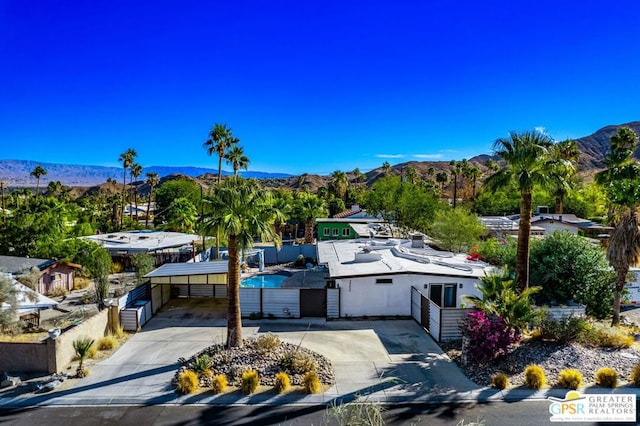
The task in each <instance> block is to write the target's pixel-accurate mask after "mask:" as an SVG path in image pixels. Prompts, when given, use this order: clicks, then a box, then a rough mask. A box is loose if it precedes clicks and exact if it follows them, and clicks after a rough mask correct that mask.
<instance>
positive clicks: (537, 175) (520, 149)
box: [484, 131, 561, 291]
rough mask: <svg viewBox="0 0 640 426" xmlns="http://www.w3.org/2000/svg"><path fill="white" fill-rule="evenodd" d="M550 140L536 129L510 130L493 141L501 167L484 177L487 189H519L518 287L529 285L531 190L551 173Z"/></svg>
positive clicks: (551, 175) (545, 181)
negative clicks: (503, 164)
mask: <svg viewBox="0 0 640 426" xmlns="http://www.w3.org/2000/svg"><path fill="white" fill-rule="evenodd" d="M551 144H552V140H551V139H550V138H549V136H547V135H545V134H543V133H540V132H537V131H530V132H523V133H517V132H511V133H510V135H509V137H508V138H503V139H498V140H497V141H496V142H495V143H494V151H495V154H496V155H498V156H500V157H501V158H502V159H503V160H504V161H505V166H504V168H502V169H501V170H498V171H497V172H496V173H494V174H492V175H491V176H489V177H488V178H487V180H485V182H484V186H485V187H486V188H487V189H488V190H489V191H491V192H495V191H497V190H498V189H501V188H506V187H508V186H509V185H511V184H513V183H515V185H516V188H518V190H519V192H520V225H519V229H518V246H517V249H516V282H517V284H518V288H519V289H520V290H521V291H522V290H524V289H525V288H528V287H529V238H530V233H531V212H532V196H531V194H532V191H533V188H534V186H535V185H543V186H547V185H549V183H550V182H551V181H552V180H555V179H558V180H559V179H561V176H557V177H556V176H555V175H554V170H557V169H556V168H555V162H553V161H552V160H551V158H550V156H549V147H550V146H551Z"/></svg>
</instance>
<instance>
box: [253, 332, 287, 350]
mask: <svg viewBox="0 0 640 426" xmlns="http://www.w3.org/2000/svg"><path fill="white" fill-rule="evenodd" d="M280 344H281V342H280V338H279V337H278V336H276V335H275V334H271V333H267V334H263V335H262V336H260V337H258V338H257V339H256V349H257V350H258V352H260V353H268V352H271V351H272V350H274V349H275V348H277V347H278V346H280Z"/></svg>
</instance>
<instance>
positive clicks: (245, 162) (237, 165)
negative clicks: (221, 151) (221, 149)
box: [224, 145, 251, 176]
mask: <svg viewBox="0 0 640 426" xmlns="http://www.w3.org/2000/svg"><path fill="white" fill-rule="evenodd" d="M224 158H225V160H227V164H231V166H232V167H233V175H234V176H237V175H238V169H242V170H248V169H249V163H250V162H251V161H249V157H247V156H246V155H244V149H243V148H242V147H241V146H240V145H234V146H232V147H230V148H229V150H228V151H227V153H226V154H225V156H224Z"/></svg>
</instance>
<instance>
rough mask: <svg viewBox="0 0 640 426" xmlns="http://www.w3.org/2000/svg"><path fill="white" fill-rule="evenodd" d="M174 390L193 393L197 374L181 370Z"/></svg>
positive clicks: (196, 386)
mask: <svg viewBox="0 0 640 426" xmlns="http://www.w3.org/2000/svg"><path fill="white" fill-rule="evenodd" d="M176 385H177V386H176V390H177V391H178V392H180V393H181V394H185V395H186V394H189V393H193V392H195V391H196V390H197V389H198V375H197V374H196V373H194V372H193V371H183V372H182V373H180V374H178V380H177V382H176Z"/></svg>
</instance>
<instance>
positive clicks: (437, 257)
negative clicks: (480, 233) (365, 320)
mask: <svg viewBox="0 0 640 426" xmlns="http://www.w3.org/2000/svg"><path fill="white" fill-rule="evenodd" d="M318 263H320V264H324V265H327V267H328V269H329V276H330V277H331V278H349V277H360V276H372V275H394V274H419V275H441V276H455V277H470V278H480V277H483V276H485V274H486V273H487V272H490V271H492V270H494V269H495V268H494V267H493V266H491V265H489V264H488V263H485V262H482V261H472V260H467V255H466V254H454V253H450V252H443V251H438V250H434V249H432V248H430V247H428V246H425V248H412V247H411V241H409V240H397V239H390V240H381V239H366V240H365V239H359V240H331V241H319V242H318Z"/></svg>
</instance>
